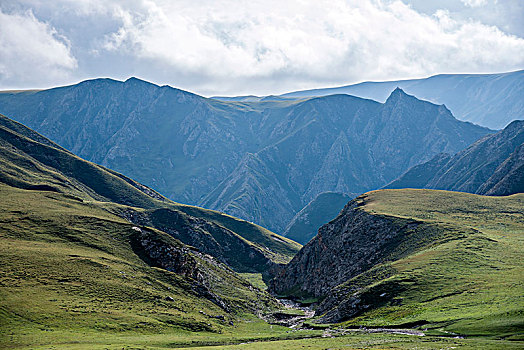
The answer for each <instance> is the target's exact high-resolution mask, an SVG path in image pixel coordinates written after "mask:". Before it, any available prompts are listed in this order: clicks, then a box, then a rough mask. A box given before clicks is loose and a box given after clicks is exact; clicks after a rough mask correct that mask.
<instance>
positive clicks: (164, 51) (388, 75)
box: [0, 0, 524, 96]
mask: <svg viewBox="0 0 524 350" xmlns="http://www.w3.org/2000/svg"><path fill="white" fill-rule="evenodd" d="M519 69H524V1H522V0H439V1H428V0H315V1H311V0H309V1H306V0H263V1H258V0H249V1H242V0H188V1H186V0H169V1H168V0H121V1H117V0H53V1H49V0H16V1H15V0H1V1H0V89H1V90H7V89H29V88H48V87H54V86H60V85H67V84H73V83H77V82H79V81H82V80H85V79H92V78H98V77H110V78H114V79H118V80H125V79H127V78H128V77H131V76H135V77H138V78H141V79H144V80H148V81H151V82H153V83H156V84H159V85H165V84H167V85H171V86H173V87H178V88H181V89H184V90H188V91H192V92H195V93H198V94H201V95H204V96H213V95H246V94H256V95H268V94H280V93H284V92H288V91H295V90H302V89H309V88H320V87H330V86H340V85H347V84H352V83H358V82H362V81H370V80H372V81H383V80H397V79H407V78H420V77H427V76H431V75H434V74H441V73H495V72H506V71H514V70H519Z"/></svg>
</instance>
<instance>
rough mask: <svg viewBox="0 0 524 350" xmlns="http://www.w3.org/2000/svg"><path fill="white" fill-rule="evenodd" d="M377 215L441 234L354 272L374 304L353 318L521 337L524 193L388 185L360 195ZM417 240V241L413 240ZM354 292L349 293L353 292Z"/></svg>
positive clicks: (353, 286)
mask: <svg viewBox="0 0 524 350" xmlns="http://www.w3.org/2000/svg"><path fill="white" fill-rule="evenodd" d="M357 201H358V202H359V204H360V205H361V208H362V209H363V210H365V211H366V212H368V213H371V214H373V215H379V216H384V217H387V218H389V219H390V220H392V221H395V220H399V223H400V224H402V223H407V222H410V223H418V224H421V225H424V226H423V227H427V230H428V234H429V232H430V230H435V229H436V230H439V231H440V232H442V234H441V235H440V236H438V237H440V238H439V240H435V241H434V242H427V244H426V246H425V248H423V249H419V250H417V252H416V253H414V254H411V255H409V256H407V257H403V258H400V259H392V260H390V261H388V262H385V263H383V264H380V265H378V266H375V267H374V268H373V269H371V270H369V271H367V272H365V273H363V274H361V275H359V276H357V277H355V278H353V279H352V280H350V281H348V282H347V283H345V284H344V285H342V286H339V287H338V288H339V290H347V291H350V290H353V291H355V290H359V291H358V292H357V294H355V295H358V297H359V298H361V299H362V300H364V301H365V302H369V303H372V304H371V305H372V307H371V311H368V312H364V313H363V314H361V315H360V316H358V317H356V318H353V319H351V320H349V321H347V322H346V324H347V325H367V326H385V325H403V324H406V325H409V324H412V325H415V326H417V325H418V326H419V327H422V328H429V329H433V330H434V331H438V330H440V331H451V332H456V333H460V334H467V335H489V336H498V337H508V338H511V339H522V338H523V333H524V293H523V292H524V261H523V259H522V253H523V250H524V249H523V248H524V194H516V195H512V196H508V197H485V196H478V195H472V194H466V193H458V192H446V191H434V190H382V191H373V192H369V193H367V194H365V195H363V196H361V197H359V198H358V199H357ZM413 244H415V242H413ZM351 295H353V294H348V297H350V296H351Z"/></svg>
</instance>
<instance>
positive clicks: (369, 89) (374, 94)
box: [282, 70, 524, 129]
mask: <svg viewBox="0 0 524 350" xmlns="http://www.w3.org/2000/svg"><path fill="white" fill-rule="evenodd" d="M397 87H400V88H402V89H403V90H405V91H406V92H407V93H409V94H412V95H415V96H417V98H420V99H423V100H427V101H431V102H434V103H436V104H445V105H446V107H447V108H449V109H450V110H451V112H452V113H453V115H454V116H455V117H457V118H458V119H459V120H464V121H469V122H472V123H475V124H478V125H482V126H485V127H488V128H492V129H502V128H504V127H505V126H506V125H508V124H509V123H510V122H511V121H513V120H516V119H522V118H523V117H524V101H523V99H522V96H524V70H520V71H516V72H510V73H499V74H439V75H435V76H432V77H429V78H424V79H411V80H397V81H384V82H364V83H360V84H354V85H347V86H341V87H334V88H326V89H314V90H304V91H296V92H290V93H287V94H283V95H282V97H286V98H307V97H313V96H326V95H333V94H348V95H354V96H359V97H363V98H370V99H373V100H375V101H385V100H386V98H387V97H388V96H389V94H390V93H391V91H393V90H394V89H395V88H397Z"/></svg>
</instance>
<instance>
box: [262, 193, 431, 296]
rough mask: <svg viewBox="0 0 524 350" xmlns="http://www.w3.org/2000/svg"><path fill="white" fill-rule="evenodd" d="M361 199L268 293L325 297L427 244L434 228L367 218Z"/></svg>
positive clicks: (307, 248) (326, 228) (296, 259)
mask: <svg viewBox="0 0 524 350" xmlns="http://www.w3.org/2000/svg"><path fill="white" fill-rule="evenodd" d="M365 198H366V195H362V196H360V197H358V198H357V199H355V200H353V201H351V202H349V203H348V204H347V205H346V207H345V208H344V209H343V210H342V212H341V213H340V214H339V216H338V217H337V218H336V219H334V220H333V221H331V222H330V223H328V224H326V225H324V226H322V227H321V228H320V230H319V233H318V235H317V236H316V237H315V238H314V239H313V240H311V241H310V242H309V243H308V244H307V245H305V246H304V247H303V248H302V250H300V252H299V253H298V254H297V255H296V256H295V257H294V258H293V260H292V261H291V262H290V263H289V264H288V265H287V266H286V267H285V268H284V269H283V270H282V271H281V272H280V273H279V274H278V275H277V276H276V277H275V278H274V279H273V280H272V281H271V282H270V286H269V287H270V290H271V291H272V292H274V293H276V294H282V295H289V296H291V297H317V298H322V297H325V296H326V295H327V294H328V293H330V292H331V291H332V289H333V288H335V287H336V286H338V285H340V284H341V283H344V282H346V281H348V280H350V279H351V278H353V277H355V276H357V275H359V274H361V273H363V272H365V271H367V270H369V269H370V268H372V267H373V266H375V265H377V264H379V263H381V262H384V261H387V260H388V259H394V258H399V257H402V256H404V255H406V254H409V253H411V252H413V251H414V250H416V249H417V248H419V247H421V246H423V245H424V244H425V243H427V242H428V241H431V239H432V238H433V236H436V235H438V234H439V230H437V229H436V228H432V227H428V225H424V228H423V229H421V228H420V227H419V226H420V225H422V223H420V222H418V221H415V220H408V219H400V218H396V217H388V216H382V215H374V214H370V213H368V212H366V211H364V210H362V209H361V208H359V206H360V204H361V203H362V201H364V200H365Z"/></svg>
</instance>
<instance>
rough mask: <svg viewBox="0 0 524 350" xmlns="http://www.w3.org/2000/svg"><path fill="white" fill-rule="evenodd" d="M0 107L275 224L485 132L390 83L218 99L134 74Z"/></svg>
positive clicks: (209, 202) (109, 160)
mask: <svg viewBox="0 0 524 350" xmlns="http://www.w3.org/2000/svg"><path fill="white" fill-rule="evenodd" d="M0 112H2V113H4V114H6V115H9V116H10V117H13V118H14V119H16V120H17V121H20V122H22V123H24V124H26V125H28V126H29V127H31V128H33V129H35V130H36V131H38V132H40V133H42V134H43V135H45V136H46V137H49V138H50V139H52V140H53V141H55V142H57V143H58V144H59V145H60V146H62V147H64V148H66V149H68V150H70V151H72V152H74V153H75V154H78V155H79V156H81V157H83V158H85V159H87V160H89V161H92V162H95V163H98V164H101V165H103V166H105V167H108V168H111V169H114V170H116V171H118V172H121V173H124V174H127V175H129V176H131V177H133V178H134V179H136V180H138V181H139V182H141V183H144V184H146V185H147V186H149V187H151V188H154V189H155V190H157V191H159V192H160V193H162V194H163V195H165V196H167V197H169V198H171V199H174V200H176V201H180V202H183V203H188V204H194V205H199V206H204V207H206V208H210V209H216V210H219V211H223V212H226V213H228V214H231V215H234V216H236V217H240V218H242V219H245V220H248V221H252V222H255V223H257V224H260V225H263V226H265V227H268V228H269V229H271V230H273V231H276V232H283V231H284V229H285V227H286V226H287V225H288V224H289V222H290V220H291V219H292V218H293V217H294V215H295V214H296V213H297V212H299V211H300V210H301V209H302V208H303V207H304V206H305V205H307V204H308V203H309V202H310V201H311V200H313V199H314V198H315V197H316V196H317V195H318V194H320V193H322V192H326V191H335V192H342V193H362V192H365V191H368V190H371V189H376V188H380V187H382V186H384V185H386V184H387V183H389V182H391V181H392V180H394V179H396V178H397V177H398V176H400V175H401V174H402V173H404V172H405V171H406V170H407V169H409V168H410V167H412V166H414V165H417V164H419V163H421V162H425V161H428V160H430V159H432V158H433V157H434V156H435V155H437V154H439V153H442V152H446V153H450V154H454V153H456V152H458V151H460V150H462V149H464V148H465V147H467V146H468V145H470V144H471V143H473V142H474V141H476V140H477V139H479V138H481V137H483V136H485V135H487V134H489V133H491V132H492V131H491V130H489V129H486V128H482V127H479V126H476V125H473V124H470V123H465V122H461V121H458V120H456V119H455V118H454V117H453V115H452V114H451V112H450V111H449V110H448V109H446V108H445V107H443V106H438V105H435V104H432V103H429V102H425V101H421V100H419V99H417V98H415V97H413V96H410V95H407V94H406V93H405V92H404V91H402V90H401V89H396V90H395V91H393V92H392V93H391V95H390V97H389V98H388V99H387V100H386V102H385V103H383V104H382V103H378V102H375V101H372V100H367V99H362V98H357V97H353V96H348V95H336V96H325V97H318V98H310V99H305V100H282V99H280V100H278V99H276V100H267V101H262V102H223V101H217V100H213V99H206V98H203V97H200V96H198V95H195V94H191V93H188V92H185V91H181V90H178V89H174V88H171V87H168V86H163V87H160V86H157V85H154V84H150V83H147V82H144V81H141V80H138V79H134V78H132V79H129V80H127V81H126V82H119V81H114V80H110V79H95V80H90V81H85V82H82V83H80V84H77V85H73V86H66V87H61V88H55V89H49V90H42V91H23V92H3V93H0Z"/></svg>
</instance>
